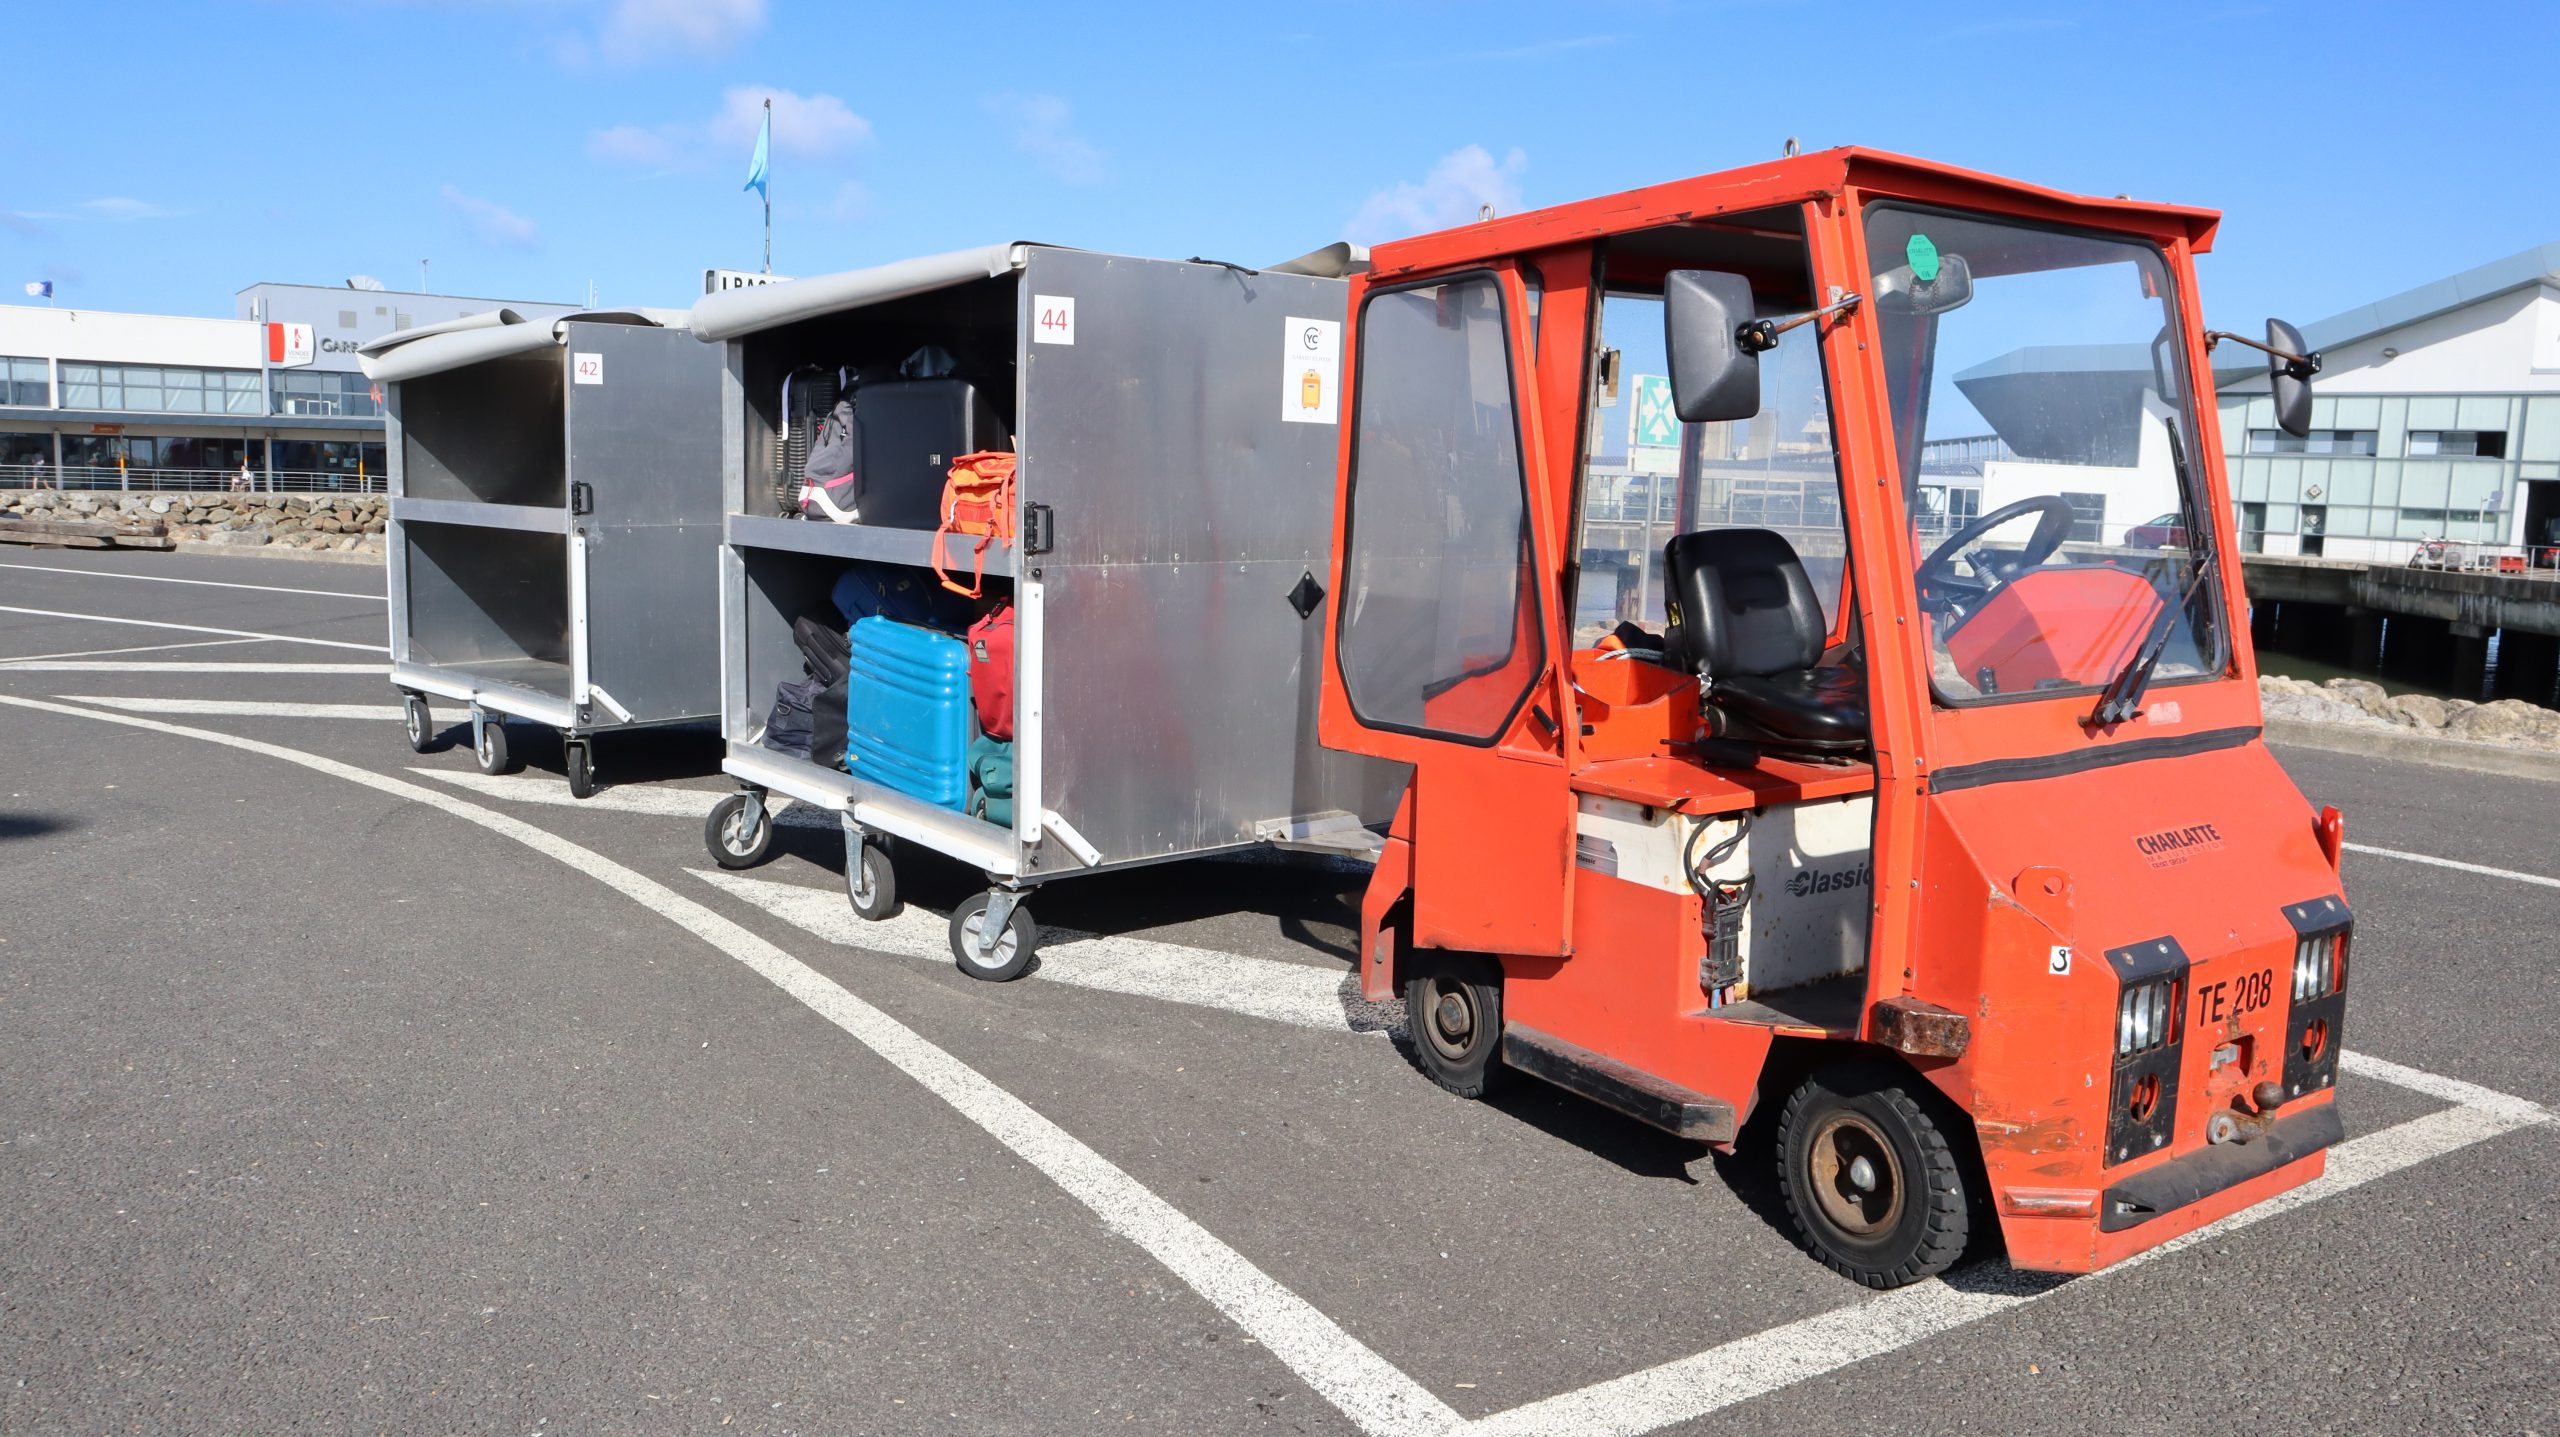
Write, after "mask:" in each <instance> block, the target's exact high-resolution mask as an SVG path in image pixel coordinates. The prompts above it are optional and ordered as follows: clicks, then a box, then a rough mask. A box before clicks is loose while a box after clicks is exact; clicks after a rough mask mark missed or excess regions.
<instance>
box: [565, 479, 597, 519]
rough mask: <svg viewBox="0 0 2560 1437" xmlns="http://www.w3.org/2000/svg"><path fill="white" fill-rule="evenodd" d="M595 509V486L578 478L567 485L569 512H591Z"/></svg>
mask: <svg viewBox="0 0 2560 1437" xmlns="http://www.w3.org/2000/svg"><path fill="white" fill-rule="evenodd" d="M595 511H596V486H594V485H593V484H590V483H588V482H587V481H585V480H584V479H580V480H578V481H576V482H575V483H572V484H571V485H570V486H569V512H570V513H571V514H573V515H575V514H592V513H594V512H595Z"/></svg>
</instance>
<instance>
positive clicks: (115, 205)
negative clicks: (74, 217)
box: [80, 195, 187, 220]
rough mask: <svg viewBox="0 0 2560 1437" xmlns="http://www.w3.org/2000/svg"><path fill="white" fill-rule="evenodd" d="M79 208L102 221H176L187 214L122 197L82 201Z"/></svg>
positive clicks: (113, 196)
mask: <svg viewBox="0 0 2560 1437" xmlns="http://www.w3.org/2000/svg"><path fill="white" fill-rule="evenodd" d="M80 208H81V209H83V210H86V211H88V212H89V213H90V214H93V215H95V216H97V217H98V218H99V219H102V220H167V219H176V218H178V217H179V216H181V215H184V214H186V213H187V211H185V210H173V209H170V208H168V207H167V206H165V205H155V204H152V203H150V202H149V201H146V200H136V199H127V198H126V197H124V196H123V195H109V196H107V197H106V198H104V199H95V200H82V201H81V202H80Z"/></svg>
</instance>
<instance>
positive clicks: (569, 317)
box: [356, 309, 686, 384]
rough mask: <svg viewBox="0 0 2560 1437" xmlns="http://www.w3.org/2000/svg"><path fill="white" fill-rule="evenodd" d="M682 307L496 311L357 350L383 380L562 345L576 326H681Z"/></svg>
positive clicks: (359, 359)
mask: <svg viewBox="0 0 2560 1437" xmlns="http://www.w3.org/2000/svg"><path fill="white" fill-rule="evenodd" d="M685 318H686V316H685V312H684V311H683V310H680V309H582V310H580V311H578V312H577V313H575V314H565V315H562V316H561V317H560V318H558V319H555V320H551V321H548V322H546V323H532V324H529V323H527V322H526V321H525V317H524V316H523V315H520V314H518V313H516V312H515V311H514V310H512V309H493V310H489V311H488V312H486V313H483V314H474V315H466V316H465V317H463V318H461V319H451V320H447V321H445V322H444V323H442V324H429V325H422V326H420V327H419V328H416V329H404V330H402V331H400V332H399V333H397V334H390V335H385V336H383V337H382V338H380V339H377V340H375V341H373V342H372V343H371V344H368V345H365V346H364V347H363V348H361V349H359V350H357V351H356V363H357V364H358V365H359V366H361V367H362V368H363V370H364V372H365V377H366V378H368V379H373V380H376V381H379V382H381V383H384V384H397V383H399V382H401V381H402V380H407V379H419V378H423V377H424V376H426V375H430V374H442V373H444V372H445V371H446V370H448V369H460V368H462V367H463V366H465V365H469V364H486V363H488V362H489V361H490V360H493V359H505V358H507V357H508V356H510V355H516V354H529V353H532V352H533V351H535V350H538V349H547V348H550V347H551V346H553V345H556V344H559V343H560V342H561V340H562V339H563V338H565V337H566V336H567V334H568V332H569V326H570V325H573V324H645V325H654V326H658V327H662V328H667V329H681V328H683V327H684V324H685Z"/></svg>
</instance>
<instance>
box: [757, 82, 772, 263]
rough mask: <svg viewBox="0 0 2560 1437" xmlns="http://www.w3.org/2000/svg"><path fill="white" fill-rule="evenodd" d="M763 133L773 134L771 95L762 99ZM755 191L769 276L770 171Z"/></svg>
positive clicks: (770, 236)
mask: <svg viewBox="0 0 2560 1437" xmlns="http://www.w3.org/2000/svg"><path fill="white" fill-rule="evenodd" d="M764 132H765V133H766V134H768V135H770V134H772V133H773V97H772V96H771V95H767V96H765V97H764ZM756 190H757V193H759V194H761V195H763V196H764V272H765V273H766V274H771V273H773V179H772V172H771V171H770V170H768V171H767V172H766V178H765V182H764V183H763V184H761V185H758V186H757V187H756Z"/></svg>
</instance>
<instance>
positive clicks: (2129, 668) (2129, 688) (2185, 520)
mask: <svg viewBox="0 0 2560 1437" xmlns="http://www.w3.org/2000/svg"><path fill="white" fill-rule="evenodd" d="M2169 464H2170V467H2171V468H2173V469H2175V470H2176V471H2177V476H2178V523H2179V524H2180V526H2181V527H2183V528H2184V529H2185V530H2186V539H2187V546H2188V548H2189V550H2190V551H2192V550H2193V549H2194V548H2195V546H2196V544H2197V542H2198V541H2199V540H2202V539H2206V536H2205V535H2204V533H2203V532H2202V531H2201V530H2200V529H2199V528H2198V527H2197V524H2196V520H2197V517H2198V516H2197V514H2196V509H2195V498H2194V496H2195V485H2194V483H2193V481H2192V480H2191V479H2190V477H2189V476H2188V473H2187V447H2186V446H2185V445H2184V444H2181V443H2179V442H2178V431H2177V430H2176V428H2174V427H2172V428H2171V429H2170V430H2169ZM2207 542H2208V543H2209V542H2210V541H2209V540H2207ZM2220 557H2221V555H2220V554H2218V553H2216V552H2215V551H2213V550H2212V549H2211V548H2207V549H2206V551H2205V556H2204V558H2203V559H2202V560H2200V561H2198V562H2197V564H2196V571H2195V573H2194V574H2193V575H2191V576H2189V578H2188V579H2187V587H2186V591H2185V592H2184V593H2181V594H2180V595H2179V596H2178V602H2177V603H2176V604H2174V605H2164V606H2163V607H2162V608H2161V610H2160V613H2159V615H2158V616H2157V617H2156V618H2154V619H2153V620H2152V621H2151V631H2150V632H2149V633H2147V634H2145V635H2143V639H2142V647H2140V648H2138V649H2136V650H2134V651H2133V657H2131V658H2129V659H2127V660H2125V664H2124V667H2123V668H2121V669H2118V670H2117V671H2116V676H2115V678H2114V679H2112V680H2111V681H2109V682H2108V684H2107V687H2106V690H2105V692H2103V693H2101V694H2099V695H2098V706H2097V707H2096V708H2094V709H2092V710H2090V712H2089V716H2088V717H2087V718H2085V719H2082V720H2081V723H2083V724H2085V725H2087V726H2088V727H2090V728H2112V727H2114V726H2115V725H2117V724H2120V723H2130V722H2132V721H2133V720H2134V719H2135V718H2138V717H2140V716H2141V713H2142V693H2143V690H2145V689H2148V688H2149V687H2151V671H2152V670H2153V669H2154V668H2156V667H2158V666H2159V663H2160V654H2161V651H2162V650H2164V649H2166V648H2168V647H2169V632H2170V630H2172V629H2174V628H2176V627H2177V622H2178V615H2180V614H2183V613H2186V612H2187V611H2188V609H2189V607H2190V606H2192V605H2193V604H2194V603H2195V601H2196V593H2197V591H2199V590H2201V589H2202V588H2203V587H2204V581H2205V580H2206V579H2207V578H2208V577H2210V576H2211V575H2212V574H2213V571H2214V564H2215V561H2216V560H2218V559H2219V558H2220Z"/></svg>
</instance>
